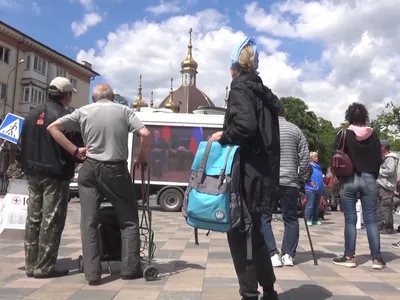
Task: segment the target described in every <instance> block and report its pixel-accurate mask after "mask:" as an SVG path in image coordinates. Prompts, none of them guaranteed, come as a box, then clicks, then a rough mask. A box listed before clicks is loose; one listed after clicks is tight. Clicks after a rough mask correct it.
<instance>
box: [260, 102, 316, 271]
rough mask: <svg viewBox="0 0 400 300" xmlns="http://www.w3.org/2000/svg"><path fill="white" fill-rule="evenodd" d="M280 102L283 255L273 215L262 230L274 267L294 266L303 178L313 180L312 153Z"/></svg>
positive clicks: (279, 195) (269, 213)
mask: <svg viewBox="0 0 400 300" xmlns="http://www.w3.org/2000/svg"><path fill="white" fill-rule="evenodd" d="M279 103H280V110H279V111H280V113H279V114H280V116H279V136H280V147H281V157H280V168H279V190H278V199H279V203H280V207H281V210H282V218H283V222H284V226H285V231H284V235H283V242H282V256H280V255H279V250H278V249H277V247H276V242H275V237H274V233H273V231H272V226H271V221H272V213H271V212H268V213H266V214H263V217H262V231H263V234H264V239H265V242H266V244H267V246H268V249H269V253H270V256H271V261H272V265H273V266H274V267H282V266H283V265H285V266H293V265H294V257H295V255H296V249H297V246H298V243H299V219H298V216H297V207H298V203H299V187H300V186H299V184H300V182H299V178H301V181H302V182H305V181H306V180H307V178H308V177H309V169H310V168H309V150H308V145H307V139H306V137H305V136H304V134H303V132H301V130H300V128H299V127H297V126H296V125H294V124H293V123H291V122H288V121H287V120H286V119H285V107H284V104H283V102H282V101H279Z"/></svg>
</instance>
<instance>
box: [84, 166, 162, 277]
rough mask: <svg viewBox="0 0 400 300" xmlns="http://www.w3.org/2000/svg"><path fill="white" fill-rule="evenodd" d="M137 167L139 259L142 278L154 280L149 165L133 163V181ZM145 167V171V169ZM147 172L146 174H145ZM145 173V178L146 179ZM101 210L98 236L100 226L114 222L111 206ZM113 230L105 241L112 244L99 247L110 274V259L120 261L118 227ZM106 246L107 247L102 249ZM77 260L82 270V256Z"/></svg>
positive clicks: (103, 244) (155, 271)
mask: <svg viewBox="0 0 400 300" xmlns="http://www.w3.org/2000/svg"><path fill="white" fill-rule="evenodd" d="M137 168H140V173H141V194H142V195H141V196H142V197H141V198H142V203H141V205H139V204H138V211H139V233H140V260H141V265H142V270H143V278H144V279H145V280H146V281H154V280H156V279H157V276H158V269H157V268H156V267H155V266H154V265H152V262H153V258H154V254H155V251H156V245H155V244H154V231H153V229H152V211H151V208H150V199H149V196H150V167H149V165H147V166H144V165H140V166H138V165H136V164H135V165H134V166H133V174H132V177H133V182H134V181H135V171H136V169H137ZM146 168H147V171H146ZM146 173H147V174H146ZM146 175H147V180H146V178H145V177H146ZM146 181H147V182H146ZM134 191H135V192H134V199H136V190H135V188H134ZM100 209H101V210H103V211H104V213H103V215H104V222H99V234H100V237H101V238H102V237H103V234H102V230H101V226H108V228H110V227H111V225H110V224H112V223H114V224H115V222H116V220H113V219H116V216H115V212H114V210H113V207H112V206H106V207H101V208H100ZM108 230H109V229H108ZM113 230H114V232H115V233H116V234H115V235H113V238H111V237H110V236H112V235H108V236H107V242H108V243H111V244H113V245H108V244H105V243H103V242H101V243H100V244H101V245H102V249H101V253H102V255H101V261H102V262H106V263H107V264H108V271H109V273H110V274H112V271H111V264H110V263H111V262H112V261H121V235H120V233H118V232H119V228H115V225H114V228H113ZM104 248H107V249H104ZM78 262H79V268H78V270H79V272H83V270H84V265H83V256H82V255H80V256H79V258H78Z"/></svg>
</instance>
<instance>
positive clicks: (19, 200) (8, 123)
mask: <svg viewBox="0 0 400 300" xmlns="http://www.w3.org/2000/svg"><path fill="white" fill-rule="evenodd" d="M23 125H24V118H22V117H20V116H17V115H14V114H11V113H9V114H7V116H6V117H5V118H4V121H3V122H2V123H1V125H0V139H3V142H2V143H1V145H0V157H1V159H3V155H2V154H3V149H4V146H5V143H6V142H10V143H13V144H17V142H18V139H19V136H20V135H21V132H22V126H23ZM4 173H5V172H4ZM4 176H5V174H4ZM4 179H5V177H4ZM28 202H29V196H28V182H27V180H24V179H13V180H10V184H9V187H8V190H7V194H6V195H5V197H4V199H3V200H2V201H1V200H0V235H1V237H5V238H17V239H18V238H19V239H20V238H21V237H22V236H23V234H24V230H25V221H26V215H27V207H28V206H27V204H28Z"/></svg>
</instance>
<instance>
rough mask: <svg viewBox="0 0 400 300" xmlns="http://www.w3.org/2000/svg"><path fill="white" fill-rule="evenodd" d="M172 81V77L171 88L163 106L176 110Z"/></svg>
mask: <svg viewBox="0 0 400 300" xmlns="http://www.w3.org/2000/svg"><path fill="white" fill-rule="evenodd" d="M173 81H174V79H173V78H171V89H170V90H169V96H168V100H167V102H166V103H165V104H164V108H168V109H171V110H172V111H175V110H176V103H175V101H174V90H173V88H172V82H173Z"/></svg>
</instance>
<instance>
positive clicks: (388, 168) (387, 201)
mask: <svg viewBox="0 0 400 300" xmlns="http://www.w3.org/2000/svg"><path fill="white" fill-rule="evenodd" d="M381 151H382V157H383V163H382V165H381V167H380V169H379V175H378V179H377V180H376V183H377V184H378V205H377V220H378V224H379V225H380V233H381V234H392V233H393V232H394V229H393V226H394V221H393V192H395V191H396V189H397V168H398V164H399V158H400V157H399V155H398V154H397V153H394V152H390V144H389V142H388V141H386V140H381Z"/></svg>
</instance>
